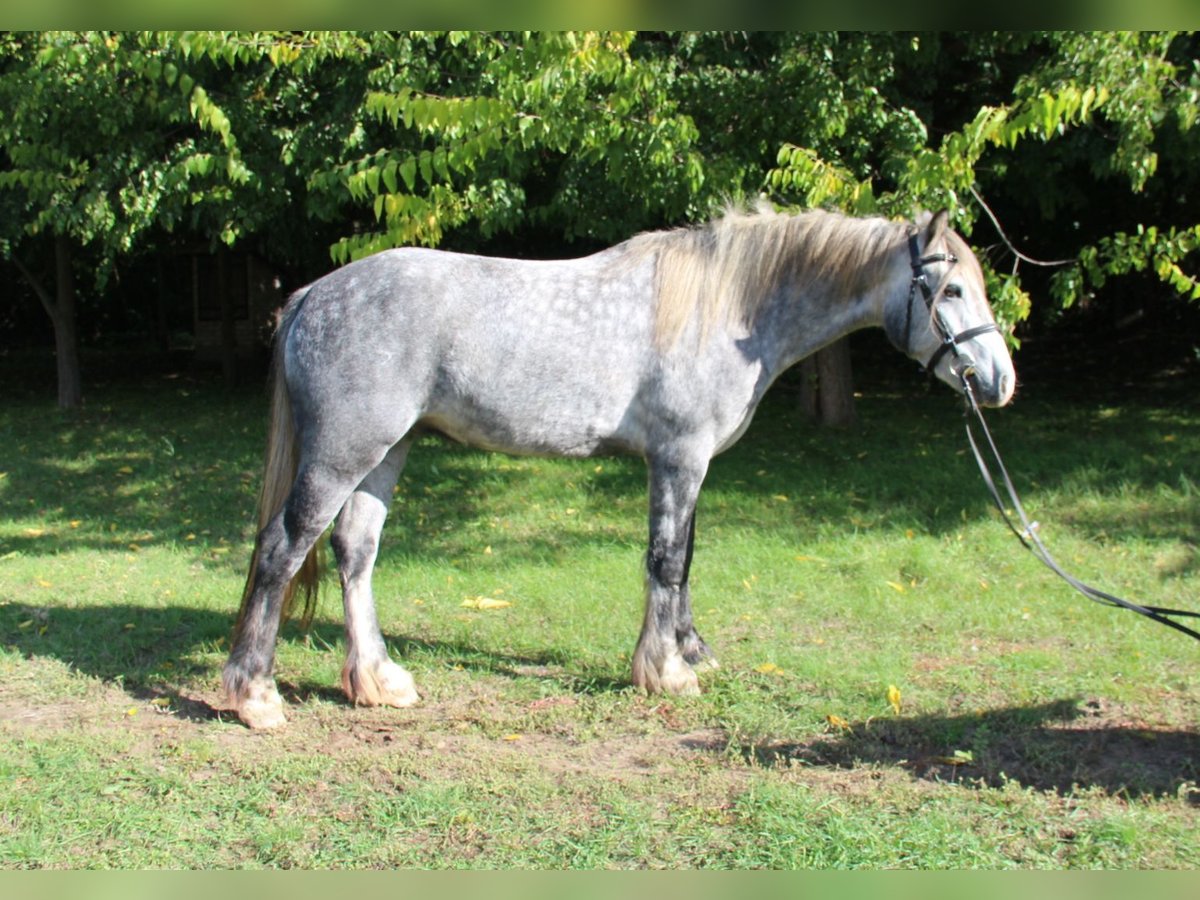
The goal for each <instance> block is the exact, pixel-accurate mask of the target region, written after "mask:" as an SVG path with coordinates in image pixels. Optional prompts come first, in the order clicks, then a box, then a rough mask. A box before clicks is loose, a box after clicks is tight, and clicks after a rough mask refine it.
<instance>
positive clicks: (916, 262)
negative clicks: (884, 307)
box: [904, 231, 1000, 376]
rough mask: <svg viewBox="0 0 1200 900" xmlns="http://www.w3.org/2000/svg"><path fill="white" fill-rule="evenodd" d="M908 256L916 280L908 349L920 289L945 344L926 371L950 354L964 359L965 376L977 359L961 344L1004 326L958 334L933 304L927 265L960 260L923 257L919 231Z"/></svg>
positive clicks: (913, 236) (910, 296) (980, 327)
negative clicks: (964, 350)
mask: <svg viewBox="0 0 1200 900" xmlns="http://www.w3.org/2000/svg"><path fill="white" fill-rule="evenodd" d="M908 256H909V264H910V265H911V266H912V273H913V275H912V281H911V282H910V283H909V286H908V310H907V312H906V313H905V317H904V346H905V347H911V346H912V311H913V300H914V299H915V298H916V294H917V290H918V289H920V291H921V296H922V297H923V298H924V300H925V308H926V309H927V310H929V317H930V321H931V322H932V323H933V329H934V331H936V332H937V334H938V337H940V338H941V339H942V343H941V345H940V346H939V347H938V348H937V349H936V350H934V351H933V355H932V356H930V357H929V361H928V362H926V363H925V371H927V372H929V373H931V374H932V372H933V370H934V369H935V368H936V367H937V364H938V363H939V362H941V361H942V357H943V356H945V355H946V354H947V353H953V354H954V358H955V359H962V360H963V361H964V365H963V367H962V371H961V372H959V373H958V374H959V375H960V376H961V375H962V374H963V373H964V372H966V371H967V370H969V369H970V368H971V367H972V366H973V365H974V360H972V359H971V357H970V356H969V355H967V354H965V353H963V352H962V351H961V350H959V348H958V345H959V344H962V343H965V342H967V341H969V340H971V339H972V338H977V337H979V336H980V335H981V334H987V333H988V332H991V331H997V332H998V331H999V330H1000V326H998V325H997V324H996V323H995V322H985V323H983V324H982V325H975V326H973V327H971V328H967V329H964V330H963V331H960V332H958V334H954V333H953V332H951V330H950V329H949V327H947V325H946V322H945V320H944V319H943V318H942V316H941V312H940V311H939V310H938V309H937V308H935V306H934V302H933V299H934V298H933V288H932V287H930V286H929V279H928V277H927V276H926V274H925V266H927V265H928V264H929V263H935V262H945V263H950V264H951V265H955V264H957V263H958V257H957V256H954V255H953V254H952V253H930V254H929V255H927V256H922V255H921V248H920V246H919V245H918V243H917V232H915V231H913V232H910V233H909V235H908Z"/></svg>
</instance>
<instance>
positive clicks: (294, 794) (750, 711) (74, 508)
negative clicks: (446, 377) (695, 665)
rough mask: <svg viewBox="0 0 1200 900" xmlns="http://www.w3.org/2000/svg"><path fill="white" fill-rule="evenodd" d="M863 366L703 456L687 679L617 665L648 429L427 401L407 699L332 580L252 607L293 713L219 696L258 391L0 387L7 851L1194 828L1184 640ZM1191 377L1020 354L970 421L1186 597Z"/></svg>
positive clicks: (188, 386) (961, 857) (1192, 655)
mask: <svg viewBox="0 0 1200 900" xmlns="http://www.w3.org/2000/svg"><path fill="white" fill-rule="evenodd" d="M1019 362H1020V360H1018V363H1019ZM865 382H866V383H865V384H864V385H863V393H864V396H863V397H862V398H861V399H860V400H859V413H860V417H861V424H860V426H859V427H857V428H855V429H853V430H851V431H848V432H831V431H825V430H818V429H814V428H812V427H811V426H807V425H805V424H804V423H803V422H801V421H799V420H798V418H797V417H796V416H795V415H793V414H792V407H793V406H794V402H795V400H794V396H793V394H792V393H790V392H789V390H788V387H787V385H786V384H785V385H781V386H780V387H779V388H777V389H776V390H775V391H773V392H772V394H771V396H770V397H769V398H768V401H767V403H766V404H764V407H763V409H762V410H761V411H760V413H759V415H758V417H757V419H756V421H755V423H754V425H753V426H752V427H751V429H750V431H749V433H748V435H747V436H746V437H745V438H744V439H743V440H742V442H741V443H740V444H739V445H738V446H736V447H735V448H734V449H733V450H731V451H730V452H729V453H727V454H726V455H724V456H722V457H720V458H718V459H717V460H716V461H714V464H713V466H712V469H711V470H710V474H709V477H708V481H707V483H706V488H705V491H704V493H703V494H702V497H701V501H700V507H699V513H698V537H697V551H696V560H695V564H694V567H693V577H692V586H693V596H694V598H695V604H696V610H697V622H698V627H699V629H700V631H701V633H702V634H703V635H704V636H705V638H706V639H707V640H708V642H709V643H710V644H711V645H712V646H713V647H714V649H715V650H716V652H717V654H718V657H719V659H720V663H721V667H720V668H719V669H718V670H716V671H713V672H707V673H705V674H704V675H703V676H702V679H701V683H702V686H703V688H704V693H703V695H702V696H700V697H698V698H689V699H679V698H663V697H646V696H644V695H641V694H640V693H638V692H635V691H634V690H633V689H632V688H631V687H629V684H628V676H629V661H630V654H631V651H632V649H633V645H634V642H635V640H636V637H637V632H638V628H639V626H640V618H641V602H642V598H641V593H642V578H641V571H642V554H643V552H644V547H643V543H644V540H645V532H646V526H645V474H644V466H643V464H642V463H641V461H640V460H634V459H619V458H614V459H597V460H588V461H574V462H571V461H561V460H541V459H515V458H510V457H504V456H499V455H490V454H486V453H480V452H476V451H473V450H469V449H465V448H462V447H457V446H453V445H449V444H447V443H445V442H442V441H439V440H437V439H434V438H429V439H426V440H424V441H423V442H422V443H421V444H420V445H419V446H418V447H417V448H416V449H415V450H414V451H413V453H412V456H411V461H410V464H409V467H408V469H407V470H406V472H405V474H404V476H403V478H402V481H401V484H400V486H399V487H398V489H397V497H396V502H395V504H394V506H393V514H392V517H391V519H390V520H389V523H388V525H387V528H386V532H385V538H384V541H385V543H384V548H383V551H382V554H381V558H380V562H379V566H378V571H377V575H376V594H377V597H378V598H379V607H380V609H379V617H380V620H381V624H382V626H383V630H384V633H385V636H386V637H387V639H388V642H389V645H390V647H391V649H392V652H393V655H394V656H395V657H397V658H402V659H403V660H404V661H405V664H406V665H407V666H408V668H409V669H410V670H411V671H412V672H413V674H414V676H415V677H416V679H417V684H418V687H419V689H420V690H421V692H422V696H423V702H422V703H421V705H419V706H418V707H415V708H413V709H410V710H376V709H355V708H352V707H350V706H348V705H347V704H346V703H345V702H344V700H343V699H342V697H341V695H340V692H339V691H338V690H337V689H336V685H337V679H338V673H339V671H340V667H341V662H342V660H341V650H342V646H343V639H342V634H341V627H340V602H339V600H338V597H337V593H336V590H334V588H335V580H334V579H331V580H330V581H329V583H328V585H327V590H326V591H325V592H324V597H323V600H322V606H321V611H320V613H319V614H318V617H317V620H316V622H315V624H314V626H313V627H312V629H311V630H310V631H308V632H303V631H301V630H300V629H299V628H298V627H296V626H295V625H288V626H286V627H285V629H284V632H283V637H282V639H281V642H280V646H279V655H278V679H279V683H280V688H281V691H282V692H283V694H284V695H285V699H286V700H287V701H288V704H289V709H288V714H289V718H290V723H289V725H288V726H287V727H286V728H285V729H283V730H281V731H279V732H276V733H270V734H258V733H251V732H249V731H248V730H246V729H245V728H244V727H242V726H241V725H240V724H238V723H237V722H236V720H233V719H232V718H231V717H230V716H229V715H228V714H227V713H225V712H223V711H222V710H221V696H220V693H219V677H220V667H221V664H222V662H223V660H224V655H225V653H226V652H227V650H228V635H229V631H230V627H231V625H232V619H233V616H234V613H235V609H236V604H237V600H238V597H239V596H240V591H241V584H242V580H243V577H244V569H245V566H246V563H247V560H248V558H249V553H250V540H251V537H252V524H251V523H252V520H253V506H254V499H255V494H256V491H257V479H258V470H259V461H260V456H261V447H262V441H263V429H264V424H265V418H266V415H265V405H266V401H265V391H264V390H263V389H262V387H261V386H255V387H250V388H247V389H244V390H241V391H237V392H232V393H231V392H228V391H225V390H222V389H221V388H220V387H219V386H217V385H216V384H215V383H213V382H210V381H208V380H206V379H204V378H199V377H195V376H189V375H186V374H179V375H176V374H168V375H166V376H165V377H163V376H159V375H154V376H146V377H144V378H141V379H128V378H126V379H117V380H114V381H111V382H109V383H107V384H102V385H95V386H93V387H92V388H91V389H90V391H89V393H88V401H87V406H86V409H85V411H84V412H83V413H82V414H80V415H77V416H76V415H64V414H60V413H57V412H54V411H52V409H51V398H50V397H49V395H48V394H47V393H46V392H45V391H41V390H38V391H20V390H11V391H8V396H9V397H10V398H11V399H9V400H8V401H6V402H5V404H4V406H3V409H0V448H3V449H0V778H2V779H3V784H4V788H3V791H0V865H2V866H4V867H6V868H26V867H52V868H81V867H102V868H107V867H120V868H132V867H171V868H176V867H237V868H241V867H250V868H262V867H266V868H277V867H309V868H348V867H367V868H391V867H400V866H414V867H432V868H461V867H481V868H497V867H528V868H563V867H575V868H667V869H677V868H692V867H712V868H750V867H769V868H812V867H819V868H885V867H888V868H897V867H899V868H908V867H913V868H1000V869H1005V868H1053V869H1057V868H1194V867H1196V866H1197V865H1200V788H1198V787H1197V782H1198V781H1200V771H1198V770H1200V732H1198V731H1197V726H1198V725H1200V715H1198V712H1200V685H1198V684H1197V679H1196V673H1197V658H1198V657H1197V644H1196V643H1195V642H1193V641H1191V640H1189V639H1188V638H1186V637H1185V636H1183V635H1180V634H1177V633H1175V632H1173V631H1170V630H1169V629H1165V628H1162V627H1159V626H1157V625H1154V624H1153V623H1151V622H1148V621H1146V620H1143V619H1140V618H1138V617H1136V616H1134V615H1132V614H1130V613H1127V612H1124V611H1120V610H1113V609H1108V608H1104V607H1101V606H1098V605H1096V604H1093V603H1090V602H1089V601H1087V600H1086V599H1084V598H1083V597H1081V596H1079V595H1077V594H1074V593H1073V592H1071V591H1070V589H1069V588H1067V587H1066V585H1064V584H1063V583H1062V582H1060V581H1058V580H1057V579H1055V577H1054V576H1053V575H1052V574H1050V573H1049V572H1048V571H1047V570H1045V569H1043V568H1042V567H1041V566H1040V565H1039V564H1038V563H1037V562H1036V560H1034V559H1033V557H1032V556H1030V555H1029V554H1027V553H1026V552H1025V551H1024V550H1022V549H1021V547H1020V545H1019V544H1018V543H1017V542H1016V541H1015V539H1014V538H1013V537H1012V535H1011V534H1009V532H1008V531H1007V530H1006V529H1005V528H1004V527H1003V525H1002V524H1001V523H1000V521H999V519H998V517H997V516H996V514H995V512H994V511H992V510H991V508H990V505H989V500H988V498H987V496H986V494H985V493H984V490H983V486H982V484H981V483H980V481H979V478H978V474H977V472H976V471H975V469H974V463H973V461H972V460H971V458H970V457H969V455H968V454H967V449H966V442H965V439H964V437H963V434H962V416H961V412H960V407H961V404H959V402H958V401H956V400H955V398H954V397H953V396H952V395H951V394H950V393H949V392H948V391H946V390H945V389H943V388H941V387H938V388H935V389H933V390H931V391H928V392H927V391H925V390H924V389H923V387H922V385H921V384H920V381H919V379H918V378H917V377H916V376H915V375H912V374H911V371H910V370H909V369H907V368H904V367H901V368H899V369H896V370H886V371H884V370H880V371H879V372H874V373H868V374H867V375H866V376H865ZM1186 396H1187V395H1186V392H1185V391H1180V390H1176V391H1173V392H1172V391H1167V392H1163V393H1160V394H1154V395H1150V394H1149V392H1145V393H1143V394H1142V395H1140V396H1128V395H1124V394H1122V393H1121V392H1119V391H1104V392H1098V393H1094V394H1093V393H1089V392H1088V391H1085V390H1082V389H1080V388H1079V387H1078V386H1077V385H1076V386H1075V387H1074V389H1073V390H1072V391H1071V392H1070V394H1064V393H1061V392H1057V391H1054V390H1051V389H1050V388H1049V387H1048V386H1046V387H1039V386H1038V384H1033V385H1031V386H1028V387H1026V388H1025V389H1023V390H1022V393H1021V395H1020V396H1019V397H1018V400H1017V402H1016V403H1015V404H1014V405H1013V406H1012V407H1011V408H1009V409H1006V410H1000V411H995V412H992V413H990V415H989V421H990V422H991V424H992V428H993V431H994V432H995V434H996V437H997V441H998V442H999V443H1000V446H1001V449H1002V451H1003V452H1004V453H1005V457H1006V460H1007V462H1008V464H1009V466H1010V468H1011V470H1012V472H1013V474H1014V476H1015V477H1016V479H1017V481H1018V487H1019V488H1020V490H1021V492H1022V494H1023V497H1024V499H1025V502H1026V506H1027V507H1028V508H1029V511H1030V513H1031V515H1032V516H1033V517H1034V518H1036V519H1038V520H1039V522H1041V527H1042V534H1043V536H1044V538H1045V539H1046V541H1047V543H1048V545H1049V546H1050V548H1051V549H1052V551H1054V553H1055V555H1056V556H1057V557H1058V558H1059V560H1060V561H1061V562H1063V563H1064V565H1066V566H1067V568H1069V569H1071V570H1072V571H1073V572H1074V573H1075V574H1077V575H1079V576H1080V577H1082V578H1083V579H1084V580H1086V581H1089V582H1092V583H1094V584H1096V585H1097V586H1099V587H1102V588H1104V589H1106V590H1109V591H1112V592H1114V593H1118V594H1121V595H1123V596H1129V597H1131V598H1133V599H1140V600H1143V601H1144V602H1147V603H1153V604H1156V605H1161V606H1167V607H1184V608H1192V609H1195V608H1198V607H1200V590H1198V589H1197V588H1198V586H1200V550H1198V549H1197V535H1198V534H1200V527H1198V526H1200V499H1198V497H1197V493H1198V492H1200V463H1198V460H1200V412H1197V411H1196V409H1195V407H1194V404H1193V405H1191V406H1189V405H1188V404H1187V403H1186V402H1184V401H1185V400H1186ZM1181 398H1182V399H1181ZM480 598H488V599H490V600H495V601H503V602H499V603H483V604H480V603H479V600H480ZM480 607H482V608H480Z"/></svg>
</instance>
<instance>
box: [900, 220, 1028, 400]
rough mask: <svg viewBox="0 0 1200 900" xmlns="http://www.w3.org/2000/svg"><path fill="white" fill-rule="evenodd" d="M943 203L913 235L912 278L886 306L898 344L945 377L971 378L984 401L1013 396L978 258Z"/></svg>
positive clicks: (959, 383)
mask: <svg viewBox="0 0 1200 900" xmlns="http://www.w3.org/2000/svg"><path fill="white" fill-rule="evenodd" d="M948 220H949V216H948V215H947V213H946V211H945V210H943V211H942V212H939V213H938V214H936V215H934V216H929V215H928V214H926V215H925V216H922V217H921V218H919V219H918V220H917V226H916V229H915V230H914V231H913V232H912V233H911V234H910V236H909V241H908V254H909V267H910V268H911V279H910V280H909V281H908V283H907V286H906V287H905V288H904V289H903V290H898V291H893V292H892V294H891V296H890V298H889V300H888V304H887V307H886V309H885V313H884V328H885V330H886V331H887V334H888V337H889V338H890V339H891V341H892V343H893V344H895V345H896V346H897V347H898V348H899V349H900V350H902V351H903V352H904V353H905V354H907V355H908V356H910V357H911V358H913V359H915V360H917V361H918V362H920V363H921V364H922V365H924V366H925V368H927V369H929V370H930V371H931V372H932V373H933V374H934V375H936V376H937V377H938V378H940V379H941V380H942V381H944V382H945V383H946V384H948V385H950V386H951V387H954V388H956V389H962V387H963V382H964V380H968V381H969V383H970V385H971V389H972V391H973V393H974V394H975V399H976V400H978V401H979V403H980V404H982V405H984V406H1003V405H1004V404H1006V403H1008V401H1009V400H1011V399H1012V395H1013V391H1014V390H1015V389H1016V384H1017V376H1016V371H1015V370H1014V368H1013V362H1012V357H1011V356H1009V353H1008V345H1007V344H1006V343H1005V340H1004V335H1003V334H1001V332H1000V329H999V327H998V326H997V325H996V320H995V317H994V316H993V315H992V310H991V307H990V306H988V301H987V289H986V287H985V285H984V279H983V271H982V269H980V267H979V261H978V260H977V259H976V258H975V254H974V253H972V252H971V248H970V247H968V246H967V244H966V242H965V241H964V240H963V239H962V238H961V237H959V236H958V235H957V234H955V233H954V232H953V231H951V230H950V229H949V228H948V227H947V222H948Z"/></svg>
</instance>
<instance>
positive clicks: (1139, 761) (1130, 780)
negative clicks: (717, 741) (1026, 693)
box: [707, 699, 1200, 806]
mask: <svg viewBox="0 0 1200 900" xmlns="http://www.w3.org/2000/svg"><path fill="white" fill-rule="evenodd" d="M707 749H711V750H721V751H729V750H734V751H736V752H737V753H739V754H740V755H742V756H743V757H744V758H745V759H747V760H750V761H753V762H755V763H757V764H759V765H763V766H767V767H778V766H793V765H799V766H813V767H821V768H827V769H829V768H832V769H852V768H856V767H859V766H864V765H865V766H885V767H891V768H899V769H902V770H904V771H907V772H909V773H910V774H911V775H912V777H913V778H915V779H923V780H930V781H940V782H955V783H958V784H962V785H966V786H970V787H988V788H999V787H1003V786H1005V785H1006V784H1008V783H1017V784H1020V785H1022V786H1024V787H1026V788H1033V789H1035V790H1039V791H1047V792H1053V793H1056V794H1060V795H1063V796H1066V795H1069V794H1071V793H1074V792H1076V791H1086V790H1089V789H1100V790H1102V791H1104V792H1105V793H1107V794H1110V795H1120V796H1125V797H1129V798H1138V797H1154V798H1161V797H1176V796H1184V797H1186V799H1187V802H1188V803H1189V804H1191V805H1192V806H1200V790H1198V789H1197V782H1198V781H1200V733H1197V732H1196V731H1194V730H1183V729H1178V730H1166V729H1159V728H1150V727H1143V726H1141V725H1139V724H1137V723H1130V722H1127V721H1121V719H1120V717H1119V716H1113V715H1111V714H1109V713H1107V712H1106V711H1105V710H1104V709H1103V708H1102V704H1101V703H1099V702H1098V701H1081V700H1078V699H1063V700H1054V701H1050V702H1048V703H1042V704H1038V705H1033V706H1019V707H1008V708H1002V709H993V710H987V711H983V712H978V713H968V714H962V715H929V716H915V717H904V718H889V719H872V720H868V721H866V722H855V723H849V724H848V725H847V726H845V727H842V728H839V729H837V730H836V731H835V732H833V733H830V734H826V735H822V736H818V737H816V738H813V739H811V740H806V741H786V740H765V741H760V742H756V743H747V744H741V745H738V746H728V745H727V746H724V747H716V746H711V745H710V746H709V747H708V748H707Z"/></svg>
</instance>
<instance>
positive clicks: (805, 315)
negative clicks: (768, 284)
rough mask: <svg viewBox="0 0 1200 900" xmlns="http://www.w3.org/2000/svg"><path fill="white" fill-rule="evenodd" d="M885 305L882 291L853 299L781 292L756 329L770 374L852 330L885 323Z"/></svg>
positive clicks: (782, 369)
mask: <svg viewBox="0 0 1200 900" xmlns="http://www.w3.org/2000/svg"><path fill="white" fill-rule="evenodd" d="M883 306H884V295H883V292H882V291H881V292H880V293H879V295H878V296H873V295H868V296H866V297H853V298H850V299H846V298H840V297H834V296H830V295H825V296H816V295H808V296H794V295H792V292H781V294H780V296H779V297H778V299H776V300H775V301H774V302H773V303H772V304H771V307H770V308H769V310H767V311H765V314H764V315H763V316H762V318H761V319H760V327H759V328H757V329H756V331H757V333H758V339H759V345H760V354H761V358H762V362H763V364H764V365H765V366H766V368H767V369H768V370H769V373H770V377H771V378H772V379H774V378H775V377H777V376H778V375H780V374H781V373H782V372H783V371H784V370H785V369H787V368H789V367H791V366H792V365H794V364H795V363H797V362H799V361H800V360H802V359H804V358H805V357H808V356H811V355H812V354H813V353H816V352H817V351H818V350H820V349H821V348H822V347H826V346H828V345H829V344H832V343H833V342H834V341H836V340H838V339H839V338H841V337H844V336H845V335H847V334H850V333H851V332H854V331H859V330H861V329H863V328H870V327H872V326H878V325H881V324H883Z"/></svg>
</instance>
